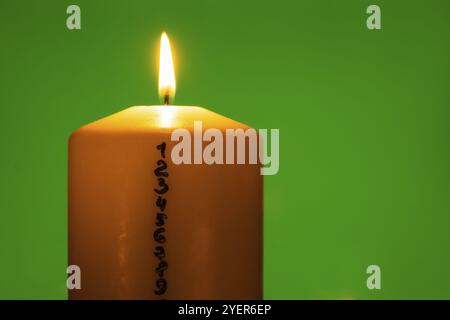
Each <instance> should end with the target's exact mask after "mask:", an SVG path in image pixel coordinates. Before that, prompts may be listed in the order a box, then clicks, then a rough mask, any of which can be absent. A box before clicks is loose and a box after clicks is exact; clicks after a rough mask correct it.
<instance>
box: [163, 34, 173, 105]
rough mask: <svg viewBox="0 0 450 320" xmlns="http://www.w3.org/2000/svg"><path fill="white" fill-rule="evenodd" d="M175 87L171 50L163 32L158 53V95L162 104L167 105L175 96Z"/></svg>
mask: <svg viewBox="0 0 450 320" xmlns="http://www.w3.org/2000/svg"><path fill="white" fill-rule="evenodd" d="M175 87H176V86H175V71H174V68H173V59H172V50H171V49H170V42H169V38H168V37H167V33H165V32H163V34H162V35H161V46H160V51H159V95H160V96H161V97H162V98H164V104H166V105H167V104H169V99H170V98H173V97H174V96H175Z"/></svg>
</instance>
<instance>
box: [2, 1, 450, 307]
mask: <svg viewBox="0 0 450 320" xmlns="http://www.w3.org/2000/svg"><path fill="white" fill-rule="evenodd" d="M69 4H78V5H79V6H80V7H81V14H82V29H81V30H76V31H69V30H68V29H67V28H66V18H67V14H66V8H67V6H68V5H69ZM369 4H378V5H379V6H380V7H381V10H382V29H381V30H379V31H370V30H368V29H367V27H366V18H367V16H368V15H367V14H366V8H367V6H368V5H369ZM449 14H450V2H449V1H448V0H440V1H439V0H434V1H413V0H401V1H400V0H397V1H381V0H370V1H366V0H342V1H332V0H328V1H325V0H320V1H318V0H314V1H313V0H308V1H306V0H304V1H301V0H292V1H286V0H278V1H261V0H259V1H234V0H222V1H209V0H204V1H198V0H190V1H181V0H180V1H149V0H142V1H137V0H133V1H119V0H95V1H87V0H74V1H65V0H63V1H61V0H58V1H56V0H53V1H50V0H46V1H23V0H16V1H12V0H9V1H6V0H0V42H1V51H0V64H1V72H0V88H1V92H0V121H1V125H0V130H1V132H0V148H1V157H0V161H1V162H0V174H1V181H0V218H1V219H0V298H26V299H35V298H36V299H46V298H51V299H65V298H66V296H67V295H66V291H65V279H66V274H65V268H66V265H67V259H66V254H67V253H66V237H67V231H66V222H67V217H66V215H67V208H66V207H67V203H66V201H67V194H66V193H67V190H66V184H67V174H66V171H67V139H68V136H69V134H70V133H71V132H73V131H74V130H75V129H76V128H78V127H80V126H81V125H83V124H86V123H89V122H92V121H93V120H96V119H98V118H101V117H104V116H106V115H108V114H111V113H114V112H117V111H119V110H122V109H124V108H125V107H127V106H130V105H141V104H157V103H158V102H159V98H158V94H157V72H156V71H157V68H156V67H157V64H156V62H157V59H158V56H157V48H158V41H159V37H160V34H161V32H162V31H163V30H165V31H167V32H168V34H169V36H170V37H171V41H172V44H173V47H174V48H173V50H174V51H175V54H176V62H177V66H176V72H177V81H178V82H177V96H176V103H177V104H189V105H201V106H205V107H208V108H210V109H212V110H214V111H216V112H218V113H221V114H223V115H226V116H229V117H231V118H233V119H236V120H239V121H242V122H245V123H247V124H250V125H252V126H254V127H257V128H279V129H280V153H281V154H280V162H281V163H280V172H279V173H278V175H276V176H268V177H266V178H265V252H264V254H265V255H264V258H265V259H264V260H265V261H264V267H265V275H264V297H265V298H268V299H283V298H285V299H317V298H318V299H322V298H323V299H346V298H351V299H380V298H383V299H394V298H395V299H409V298H413V299H416V298H424V299H431V298H438V299H441V298H447V299H448V298H450V233H449V230H450V166H449V164H450V152H449V142H450V129H449V128H450V126H449V125H450V111H449V103H450V90H449V82H450V81H449V80H450V62H449V60H450V59H449V57H450V19H449V18H448V17H449ZM370 264H376V265H379V266H380V267H381V271H382V289H381V290H372V291H370V290H368V289H367V287H366V278H367V274H366V268H367V266H368V265H370Z"/></svg>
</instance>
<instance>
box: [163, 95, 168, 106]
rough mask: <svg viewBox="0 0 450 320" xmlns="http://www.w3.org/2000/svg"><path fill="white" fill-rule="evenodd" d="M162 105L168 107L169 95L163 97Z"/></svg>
mask: <svg viewBox="0 0 450 320" xmlns="http://www.w3.org/2000/svg"><path fill="white" fill-rule="evenodd" d="M164 105H165V106H168V105H169V95H168V94H165V95H164Z"/></svg>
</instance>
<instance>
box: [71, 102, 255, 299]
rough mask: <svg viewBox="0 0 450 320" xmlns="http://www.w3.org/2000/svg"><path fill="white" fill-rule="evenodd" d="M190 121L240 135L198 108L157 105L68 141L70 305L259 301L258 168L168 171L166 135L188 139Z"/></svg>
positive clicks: (172, 167) (235, 125) (177, 167)
mask: <svg viewBox="0 0 450 320" xmlns="http://www.w3.org/2000/svg"><path fill="white" fill-rule="evenodd" d="M195 121H201V122H202V126H203V130H207V129H208V128H216V129H219V130H220V131H221V132H223V134H224V136H225V130H226V129H244V130H246V129H248V128H249V127H248V126H247V125H244V124H242V123H240V122H237V121H233V120H231V119H229V118H227V117H224V116H221V115H219V114H217V113H214V112H212V111H209V110H207V109H205V108H200V107H190V106H168V105H161V106H136V107H130V108H127V109H125V110H123V111H120V112H118V113H116V114H113V115H110V116H108V117H106V118H103V119H101V120H98V121H95V122H92V123H90V124H88V125H85V126H83V127H81V128H80V129H78V130H76V131H75V132H74V133H73V134H72V135H71V137H70V139H69V177H68V178H69V199H68V200H69V205H68V210H69V213H68V214H69V217H68V222H69V264H71V265H78V266H79V267H80V270H81V289H73V290H69V298H70V299H261V298H262V205H263V204H262V200H263V199H262V192H263V190H262V182H263V180H262V176H261V175H260V166H259V165H257V164H211V165H210V164H205V163H202V164H175V163H174V162H173V161H172V159H171V151H172V149H173V147H174V145H175V144H176V143H177V142H176V141H171V134H172V132H173V131H174V130H175V129H177V128H184V129H186V130H188V131H189V132H190V133H191V136H192V137H194V122H195ZM192 145H194V141H192ZM203 145H205V142H202V146H203ZM194 151H195V150H194V146H193V149H192V152H194ZM224 158H225V154H224Z"/></svg>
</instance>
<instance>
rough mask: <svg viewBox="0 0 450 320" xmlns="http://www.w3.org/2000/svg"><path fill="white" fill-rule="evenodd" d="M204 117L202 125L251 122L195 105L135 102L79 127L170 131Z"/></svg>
mask: <svg viewBox="0 0 450 320" xmlns="http://www.w3.org/2000/svg"><path fill="white" fill-rule="evenodd" d="M195 121H201V122H202V126H203V128H217V129H220V130H225V129H236V128H242V129H244V130H245V129H248V128H250V127H249V126H247V125H245V124H243V123H240V122H237V121H234V120H232V119H230V118H227V117H225V116H222V115H220V114H217V113H215V112H212V111H210V110H208V109H205V108H202V107H194V106H134V107H129V108H127V109H125V110H122V111H120V112H117V113H114V114H112V115H109V116H107V117H105V118H102V119H100V120H97V121H94V122H92V123H89V124H87V125H85V126H83V127H81V128H79V129H78V130H77V132H80V131H81V132H82V131H89V132H90V131H105V132H110V131H126V132H154V131H159V132H167V131H172V130H173V129H176V128H186V129H188V130H191V129H192V130H193V128H194V122H195Z"/></svg>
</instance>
